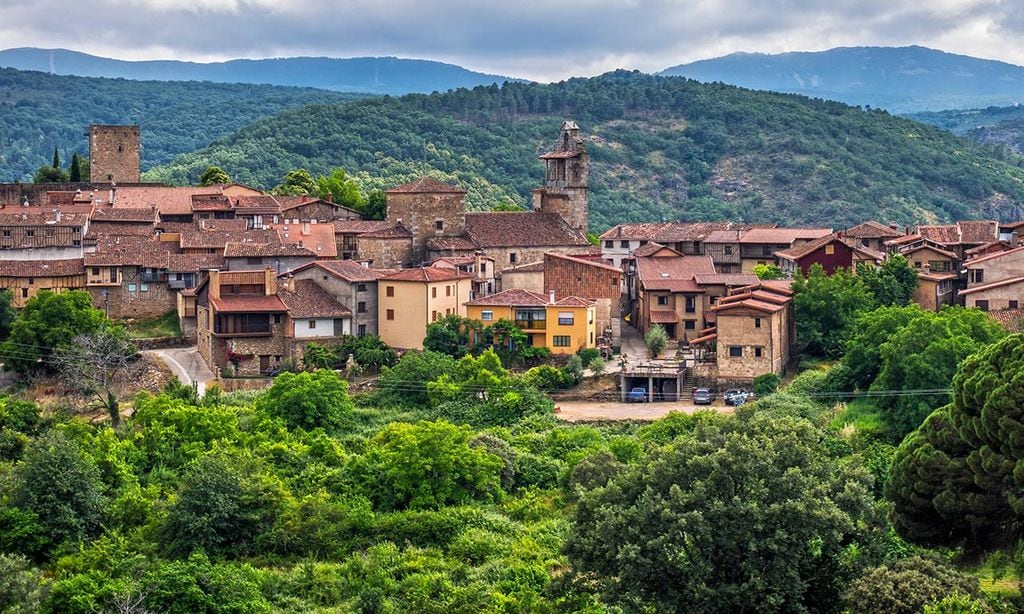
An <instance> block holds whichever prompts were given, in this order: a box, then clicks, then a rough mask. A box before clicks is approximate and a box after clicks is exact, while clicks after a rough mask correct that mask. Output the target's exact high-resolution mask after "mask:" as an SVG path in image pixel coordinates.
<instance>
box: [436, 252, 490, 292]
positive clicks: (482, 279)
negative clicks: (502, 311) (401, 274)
mask: <svg viewBox="0 0 1024 614" xmlns="http://www.w3.org/2000/svg"><path fill="white" fill-rule="evenodd" d="M430 266H432V267H439V268H442V269H458V270H460V271H462V272H463V273H469V274H470V275H472V276H473V298H479V297H481V296H487V295H488V294H494V293H495V292H496V286H497V283H496V281H495V278H494V275H495V270H494V258H491V257H490V256H484V255H483V253H482V252H479V251H478V252H476V253H475V254H473V255H472V256H445V257H444V258H438V259H437V260H435V261H433V262H432V263H430Z"/></svg>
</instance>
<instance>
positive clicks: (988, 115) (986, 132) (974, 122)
mask: <svg viewBox="0 0 1024 614" xmlns="http://www.w3.org/2000/svg"><path fill="white" fill-rule="evenodd" d="M908 117H910V118H911V119H915V120H917V121H921V122H925V123H928V124H932V125H934V126H938V127H940V128H943V129H945V130H949V131H950V132H953V133H954V134H959V135H961V136H965V137H967V138H969V139H972V140H975V141H978V142H980V143H987V144H989V145H995V146H997V147H1002V148H1005V149H1007V150H1009V151H1012V152H1015V153H1018V154H1020V153H1024V106H1020V105H1015V106H1012V107H987V108H984V109H965V110H953V111H938V112H931V113H915V114H913V115H909V116H908Z"/></svg>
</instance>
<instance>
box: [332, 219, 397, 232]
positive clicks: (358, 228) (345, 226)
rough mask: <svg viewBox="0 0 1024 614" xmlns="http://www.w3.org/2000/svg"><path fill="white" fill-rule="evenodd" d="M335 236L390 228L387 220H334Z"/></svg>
mask: <svg viewBox="0 0 1024 614" xmlns="http://www.w3.org/2000/svg"><path fill="white" fill-rule="evenodd" d="M332 223H333V225H334V233H335V234H339V235H340V234H362V233H364V232H374V231H378V230H384V229H385V228H390V227H391V223H390V222H388V221H387V220H334V222H332Z"/></svg>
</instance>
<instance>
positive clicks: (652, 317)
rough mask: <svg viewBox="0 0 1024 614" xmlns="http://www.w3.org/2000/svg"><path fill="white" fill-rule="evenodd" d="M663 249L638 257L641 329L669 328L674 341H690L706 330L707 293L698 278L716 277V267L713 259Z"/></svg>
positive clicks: (637, 309)
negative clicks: (699, 276) (660, 326)
mask: <svg viewBox="0 0 1024 614" xmlns="http://www.w3.org/2000/svg"><path fill="white" fill-rule="evenodd" d="M647 247H650V248H654V247H660V249H658V250H657V251H655V252H653V253H651V254H650V255H648V256H635V257H634V263H635V267H636V276H635V281H634V284H635V287H636V292H635V295H636V305H635V311H634V313H635V320H634V321H635V322H636V325H637V328H638V329H639V330H640V331H641V332H643V333H646V332H647V330H648V329H649V328H650V327H651V326H652V325H653V324H660V325H662V326H663V327H664V328H665V332H666V333H668V336H669V338H670V339H673V340H678V341H681V342H688V341H690V340H691V339H694V338H696V337H698V336H699V332H700V331H701V330H702V329H704V328H705V318H704V297H703V294H704V292H705V290H704V289H703V288H701V287H700V286H699V285H697V282H696V280H695V276H697V275H713V274H714V273H715V265H714V263H713V262H712V261H711V258H710V257H709V256H683V255H681V254H679V252H676V251H675V250H672V249H669V248H666V247H661V246H657V245H656V244H649V245H648V246H647Z"/></svg>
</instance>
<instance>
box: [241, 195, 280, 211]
mask: <svg viewBox="0 0 1024 614" xmlns="http://www.w3.org/2000/svg"><path fill="white" fill-rule="evenodd" d="M232 204H233V205H234V208H235V215H246V216H248V215H274V214H279V213H281V204H280V203H279V202H277V199H276V198H274V197H273V196H271V195H270V194H260V195H258V196H255V195H254V196H239V197H237V198H235V200H234V201H232Z"/></svg>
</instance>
